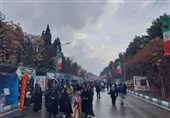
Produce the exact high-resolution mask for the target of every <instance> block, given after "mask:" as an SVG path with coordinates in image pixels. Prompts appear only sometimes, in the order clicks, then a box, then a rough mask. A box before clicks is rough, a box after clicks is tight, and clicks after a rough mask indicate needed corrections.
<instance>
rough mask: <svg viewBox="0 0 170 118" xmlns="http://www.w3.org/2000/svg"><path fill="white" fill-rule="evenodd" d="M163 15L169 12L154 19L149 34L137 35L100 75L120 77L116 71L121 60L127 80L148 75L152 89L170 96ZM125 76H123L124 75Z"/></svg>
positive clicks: (169, 63)
mask: <svg viewBox="0 0 170 118" xmlns="http://www.w3.org/2000/svg"><path fill="white" fill-rule="evenodd" d="M163 17H169V16H168V15H167V14H164V15H163V16H160V17H159V18H157V19H156V20H153V22H152V25H151V26H150V28H148V29H147V30H146V32H147V34H148V35H145V36H135V38H134V39H133V41H132V42H130V44H129V46H128V48H127V49H126V51H125V53H120V54H119V57H118V58H117V59H116V60H115V61H111V62H110V63H109V64H108V66H107V67H106V68H105V69H104V70H103V71H102V72H101V73H100V76H104V75H107V76H109V74H108V73H111V74H112V78H113V79H114V78H117V77H120V75H119V74H117V73H116V69H117V67H116V64H117V62H118V61H120V62H121V68H122V73H123V74H124V69H123V68H124V67H123V66H124V65H125V66H126V68H125V70H126V71H125V74H126V78H124V79H126V80H130V79H132V78H133V76H146V77H147V79H148V81H149V83H150V86H151V91H153V92H154V93H157V94H158V95H161V96H165V97H170V86H169V85H170V80H169V79H168V78H170V70H169V69H168V67H170V57H166V56H164V48H163V38H162V35H163V33H162V25H161V24H162V23H161V19H162V18H163ZM122 78H123V76H122Z"/></svg>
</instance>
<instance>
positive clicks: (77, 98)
mask: <svg viewBox="0 0 170 118" xmlns="http://www.w3.org/2000/svg"><path fill="white" fill-rule="evenodd" d="M80 102H81V96H80V92H79V91H78V92H77V93H76V95H75V97H74V118H76V113H77V111H78V118H80Z"/></svg>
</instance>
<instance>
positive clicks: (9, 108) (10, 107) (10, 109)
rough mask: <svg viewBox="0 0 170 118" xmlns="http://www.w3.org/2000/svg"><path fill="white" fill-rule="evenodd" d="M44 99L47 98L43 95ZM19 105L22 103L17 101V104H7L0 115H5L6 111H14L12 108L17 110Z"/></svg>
mask: <svg viewBox="0 0 170 118" xmlns="http://www.w3.org/2000/svg"><path fill="white" fill-rule="evenodd" d="M42 100H43V101H44V100H45V97H44V96H42ZM19 105H20V103H18V104H17V103H16V104H12V105H7V106H5V107H4V110H3V111H2V112H0V116H1V115H3V114H4V113H6V112H10V111H12V110H16V109H18V108H19ZM31 105H33V104H31Z"/></svg>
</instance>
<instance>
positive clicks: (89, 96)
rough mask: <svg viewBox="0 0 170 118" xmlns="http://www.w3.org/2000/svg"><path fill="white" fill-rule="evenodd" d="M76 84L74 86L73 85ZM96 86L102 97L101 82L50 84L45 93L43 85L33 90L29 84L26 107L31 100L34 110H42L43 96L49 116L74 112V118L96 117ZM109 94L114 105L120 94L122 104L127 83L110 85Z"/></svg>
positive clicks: (99, 96)
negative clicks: (94, 110) (94, 99)
mask: <svg viewBox="0 0 170 118" xmlns="http://www.w3.org/2000/svg"><path fill="white" fill-rule="evenodd" d="M73 85H74V86H73ZM94 88H95V90H96V94H97V99H101V95H100V91H101V90H102V89H103V86H101V83H100V82H95V83H83V84H82V83H77V84H72V83H71V82H68V83H67V84H61V85H60V87H57V86H49V87H47V88H46V90H45V92H44V93H43V92H42V90H41V87H40V86H39V85H38V84H35V87H34V89H33V90H32V89H31V88H30V86H29V85H28V87H27V91H26V103H25V105H26V108H29V106H30V103H31V100H32V101H33V103H34V106H33V111H34V112H40V111H41V109H42V96H43V94H44V97H45V108H46V111H47V112H48V113H49V114H48V116H49V118H51V117H52V115H53V116H54V117H57V116H58V115H59V112H61V113H62V117H70V116H71V115H72V114H73V118H76V116H78V118H82V117H94V116H95V114H94V112H93V97H94ZM108 94H109V95H110V97H111V101H112V105H115V102H116V98H117V97H118V96H119V97H120V101H121V105H123V104H124V98H125V97H124V95H125V94H126V86H125V84H120V85H118V87H117V84H113V85H109V87H108Z"/></svg>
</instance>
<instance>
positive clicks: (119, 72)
mask: <svg viewBox="0 0 170 118" xmlns="http://www.w3.org/2000/svg"><path fill="white" fill-rule="evenodd" d="M117 73H118V74H121V66H120V62H117Z"/></svg>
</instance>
